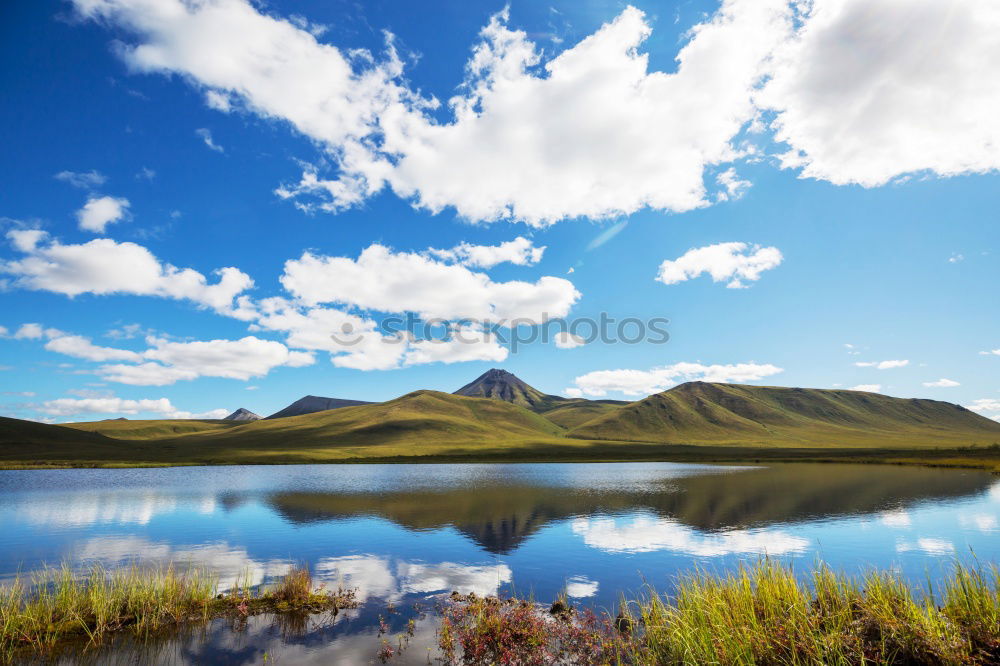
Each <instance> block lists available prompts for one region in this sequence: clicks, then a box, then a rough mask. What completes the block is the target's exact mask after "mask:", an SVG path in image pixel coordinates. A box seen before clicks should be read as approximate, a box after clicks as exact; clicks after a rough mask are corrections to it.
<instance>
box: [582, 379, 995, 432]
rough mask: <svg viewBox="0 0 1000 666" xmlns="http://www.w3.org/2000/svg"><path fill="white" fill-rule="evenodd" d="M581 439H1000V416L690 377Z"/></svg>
mask: <svg viewBox="0 0 1000 666" xmlns="http://www.w3.org/2000/svg"><path fill="white" fill-rule="evenodd" d="M568 434H569V436H570V437H576V438H580V439H591V440H593V439H602V440H619V441H629V442H656V443H663V444H712V445H745V446H758V447H773V446H783V447H817V446H818V447H827V446H842V447H859V448H864V447H879V448H921V447H941V448H947V447H954V446H991V445H994V444H997V445H1000V423H997V422H996V421H992V420H991V419H987V418H985V417H983V416H980V415H978V414H976V413H974V412H971V411H969V410H967V409H965V408H964V407H961V406H959V405H955V404H952V403H948V402H941V401H938V400H920V399H902V398H892V397H889V396H885V395H881V394H878V393H866V392H863V391H833V390H825V389H802V388H781V387H770V386H743V385H739V384H711V383H706V382H689V383H687V384H682V385H680V386H677V387H675V388H673V389H670V390H669V391H664V392H663V393H658V394H656V395H652V396H650V397H648V398H646V399H644V400H639V401H638V402H634V403H631V404H629V405H626V406H624V407H622V408H620V409H616V410H614V411H610V412H608V413H606V414H602V415H599V416H597V417H595V418H593V419H591V420H589V421H587V422H585V423H582V424H580V425H578V426H576V427H575V428H573V429H572V430H570V432H569V433H568Z"/></svg>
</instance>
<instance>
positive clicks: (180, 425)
mask: <svg viewBox="0 0 1000 666" xmlns="http://www.w3.org/2000/svg"><path fill="white" fill-rule="evenodd" d="M241 423H244V422H243V421H223V420H198V419H156V420H136V421H133V420H131V419H125V420H117V419H115V420H111V421H83V422H80V423H67V424H66V427H67V428H74V429H76V430H86V431H87V432H96V433H100V434H102V435H107V436H108V437H114V438H116V439H159V438H164V437H176V436H178V435H190V434H191V433H196V432H213V431H216V430H226V429H227V428H232V427H234V426H237V425H240V424H241Z"/></svg>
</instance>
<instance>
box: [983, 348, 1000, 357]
mask: <svg viewBox="0 0 1000 666" xmlns="http://www.w3.org/2000/svg"><path fill="white" fill-rule="evenodd" d="M979 353H980V354H982V355H983V356H1000V349H991V350H989V351H981V352H979Z"/></svg>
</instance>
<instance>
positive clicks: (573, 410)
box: [542, 400, 629, 429]
mask: <svg viewBox="0 0 1000 666" xmlns="http://www.w3.org/2000/svg"><path fill="white" fill-rule="evenodd" d="M627 404H629V403H627V402H624V401H619V400H569V401H567V402H565V403H561V404H559V405H558V406H557V407H553V408H552V409H549V410H546V411H544V412H542V416H544V417H545V418H547V419H548V420H550V421H552V422H553V423H555V424H556V425H559V426H562V427H563V428H567V429H569V428H575V427H577V426H578V425H580V424H582V423H585V422H587V421H589V420H591V419H593V418H596V417H598V416H604V415H606V414H609V413H610V412H613V411H615V410H616V409H618V408H619V407H621V406H622V405H627Z"/></svg>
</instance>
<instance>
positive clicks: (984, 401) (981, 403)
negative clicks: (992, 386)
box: [966, 398, 1000, 412]
mask: <svg viewBox="0 0 1000 666" xmlns="http://www.w3.org/2000/svg"><path fill="white" fill-rule="evenodd" d="M966 407H968V408H969V409H971V410H972V411H974V412H1000V400H997V399H996V398H980V399H979V400H973V401H972V404H971V405H966Z"/></svg>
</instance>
